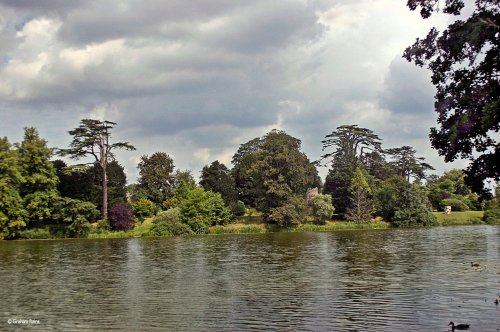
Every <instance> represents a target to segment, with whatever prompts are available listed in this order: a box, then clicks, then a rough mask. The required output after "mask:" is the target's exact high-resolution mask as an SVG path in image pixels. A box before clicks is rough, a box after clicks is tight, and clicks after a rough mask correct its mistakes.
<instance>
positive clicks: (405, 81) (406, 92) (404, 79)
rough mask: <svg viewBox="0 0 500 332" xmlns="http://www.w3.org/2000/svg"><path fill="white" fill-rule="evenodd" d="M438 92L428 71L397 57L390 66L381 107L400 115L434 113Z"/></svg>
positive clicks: (382, 94) (381, 96)
mask: <svg viewBox="0 0 500 332" xmlns="http://www.w3.org/2000/svg"><path fill="white" fill-rule="evenodd" d="M435 93H436V90H435V88H434V86H433V85H432V84H431V82H430V72H429V71H428V70H425V69H422V68H418V67H416V66H409V65H408V63H407V62H406V60H404V59H402V58H400V57H397V58H395V59H394V60H393V61H392V62H391V64H390V66H389V72H388V74H387V76H386V78H385V80H384V83H383V85H382V91H381V92H380V96H379V102H380V106H381V107H383V108H386V109H388V110H390V111H391V112H393V113H398V114H411V113H413V114H419V115H420V116H422V114H429V113H432V112H433V109H434V108H433V106H434V103H433V99H434V94H435Z"/></svg>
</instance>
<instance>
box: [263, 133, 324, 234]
mask: <svg viewBox="0 0 500 332" xmlns="http://www.w3.org/2000/svg"><path fill="white" fill-rule="evenodd" d="M300 146H301V141H300V140H299V139H297V138H294V137H292V136H290V135H288V134H287V133H285V132H283V131H277V130H273V131H271V132H269V133H268V134H267V135H266V136H265V137H264V138H263V140H262V144H261V146H260V149H259V150H258V151H257V152H256V157H257V161H256V162H255V164H254V166H253V176H254V178H258V179H259V183H258V184H257V185H258V186H259V187H260V188H261V189H260V192H262V193H263V195H262V196H261V197H258V198H257V199H256V203H257V208H258V209H259V210H260V211H262V213H263V215H264V219H265V220H266V221H268V222H270V223H276V224H278V225H281V226H287V227H288V226H293V225H295V224H300V223H301V222H303V219H304V218H305V212H304V211H305V202H304V198H303V197H305V194H306V192H307V189H309V188H313V187H317V186H319V182H320V181H319V178H318V175H317V170H316V168H315V167H314V165H313V164H312V163H311V162H310V161H309V159H308V158H307V156H306V155H305V154H304V153H303V152H301V151H300ZM279 216H283V218H284V219H280V217H279Z"/></svg>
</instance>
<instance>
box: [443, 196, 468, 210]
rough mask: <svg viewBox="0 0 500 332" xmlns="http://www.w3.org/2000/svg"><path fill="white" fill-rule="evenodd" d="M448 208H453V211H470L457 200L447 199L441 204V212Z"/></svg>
mask: <svg viewBox="0 0 500 332" xmlns="http://www.w3.org/2000/svg"><path fill="white" fill-rule="evenodd" d="M446 206H450V207H451V211H468V210H470V209H469V207H468V206H467V204H465V203H464V202H463V201H461V200H459V199H456V198H445V199H443V200H442V201H441V202H440V203H439V207H440V211H444V209H445V207H446Z"/></svg>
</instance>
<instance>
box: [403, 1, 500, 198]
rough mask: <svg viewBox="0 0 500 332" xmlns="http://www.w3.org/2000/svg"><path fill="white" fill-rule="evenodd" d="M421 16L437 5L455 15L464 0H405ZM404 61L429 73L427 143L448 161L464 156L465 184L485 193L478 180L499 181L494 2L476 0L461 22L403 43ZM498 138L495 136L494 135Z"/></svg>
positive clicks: (499, 30) (499, 15) (499, 36)
mask: <svg viewBox="0 0 500 332" xmlns="http://www.w3.org/2000/svg"><path fill="white" fill-rule="evenodd" d="M407 5H408V7H409V8H410V10H416V9H419V8H420V14H421V16H422V17H423V18H428V17H429V16H431V15H432V14H433V13H434V12H436V11H438V10H439V9H442V11H443V12H444V13H447V14H451V15H459V14H461V12H462V9H463V8H464V6H465V1H464V0H447V1H445V3H444V6H443V7H442V8H440V7H439V6H440V1H436V0H408V3H407ZM403 56H404V57H405V58H406V59H407V60H408V61H412V62H414V63H415V64H416V65H418V66H420V67H422V66H427V68H429V69H430V70H431V71H432V83H433V84H434V86H435V87H436V90H437V92H436V95H435V104H434V108H435V111H436V112H437V114H438V125H439V127H437V128H431V132H430V139H431V143H432V146H433V147H434V148H435V149H437V151H438V153H439V154H440V155H442V156H444V158H445V161H447V162H450V161H453V160H455V159H456V158H458V157H461V158H469V159H470V160H471V164H470V166H469V167H468V169H467V179H466V180H467V182H468V183H469V184H470V185H472V187H473V189H474V190H475V191H476V192H479V193H482V194H483V195H486V194H487V192H486V191H485V190H484V180H485V179H487V178H493V179H495V180H499V179H500V145H499V144H500V143H499V142H498V138H495V135H494V134H493V133H498V130H499V129H500V111H499V110H500V80H499V77H500V74H499V70H500V6H499V4H498V0H477V1H475V8H474V11H473V12H472V13H471V15H470V16H469V17H467V18H466V19H465V20H460V19H458V20H456V21H455V22H453V23H452V24H450V25H449V26H448V28H447V29H446V30H445V31H443V32H441V33H440V32H439V31H438V30H437V29H436V28H432V29H431V30H430V31H429V33H428V34H427V36H426V37H425V38H423V39H420V38H418V39H417V40H416V42H415V43H414V44H413V45H412V46H410V47H408V48H407V49H406V50H405V52H404V55H403ZM497 137H498V136H497Z"/></svg>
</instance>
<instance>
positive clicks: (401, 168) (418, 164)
mask: <svg viewBox="0 0 500 332" xmlns="http://www.w3.org/2000/svg"><path fill="white" fill-rule="evenodd" d="M384 152H385V154H386V155H388V156H389V158H390V159H391V161H390V162H389V164H391V165H392V166H393V167H394V170H395V172H396V174H397V175H399V176H402V177H404V178H406V180H407V181H410V178H411V177H413V178H415V179H416V180H418V181H420V180H422V179H424V178H425V177H426V176H425V172H426V171H428V170H433V169H434V168H433V167H432V166H431V165H429V164H427V163H426V162H425V159H424V158H423V157H417V156H415V154H416V153H417V151H416V150H415V149H414V148H412V147H411V146H407V145H405V146H402V147H399V148H392V149H387V150H385V151H384Z"/></svg>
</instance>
